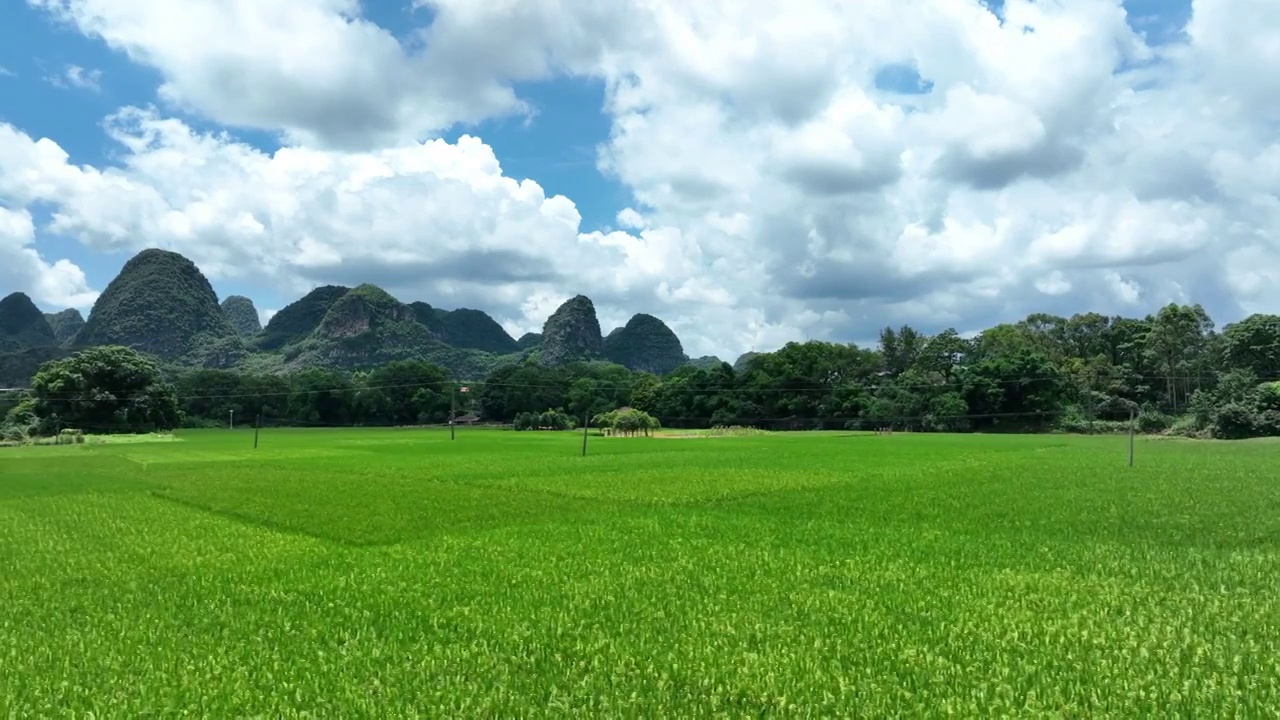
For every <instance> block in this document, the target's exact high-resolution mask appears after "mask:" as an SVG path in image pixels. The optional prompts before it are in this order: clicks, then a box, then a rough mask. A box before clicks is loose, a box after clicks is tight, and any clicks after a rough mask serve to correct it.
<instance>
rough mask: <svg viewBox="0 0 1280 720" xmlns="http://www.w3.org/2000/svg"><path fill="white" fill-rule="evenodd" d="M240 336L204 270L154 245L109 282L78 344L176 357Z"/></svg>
mask: <svg viewBox="0 0 1280 720" xmlns="http://www.w3.org/2000/svg"><path fill="white" fill-rule="evenodd" d="M235 337H236V333H235V330H233V329H232V328H231V325H230V324H229V323H227V318H226V316H224V315H223V314H222V308H221V307H220V306H219V305H218V296H217V295H216V294H214V292H213V287H212V286H211V285H209V281H208V280H207V279H206V278H205V276H204V274H203V273H201V272H200V269H199V268H197V267H196V266H195V264H194V263H192V262H191V261H190V260H188V259H187V258H185V257H183V256H182V255H179V254H178V253H175V252H170V251H168V250H155V249H151V250H143V251H142V252H140V253H138V254H137V255H135V256H134V257H133V258H132V259H131V260H129V262H127V263H125V266H124V268H123V269H122V270H121V271H120V274H119V275H117V276H116V278H115V279H114V280H112V281H111V283H110V284H109V285H107V289H106V290H104V291H103V292H102V295H100V296H99V297H98V301H97V302H95V303H94V304H93V311H92V312H90V313H89V319H88V321H87V322H85V325H84V328H83V329H82V330H81V331H80V333H79V335H77V336H76V341H75V344H76V346H77V347H82V348H83V347H91V346H94V345H124V346H126V347H132V348H134V349H135V350H139V351H142V352H146V353H151V354H153V355H156V356H158V357H160V358H162V359H165V360H173V359H177V358H180V357H182V356H184V355H187V354H188V353H191V352H193V351H197V350H198V349H199V348H200V346H201V345H203V344H207V343H214V342H217V341H220V340H227V339H231V338H235Z"/></svg>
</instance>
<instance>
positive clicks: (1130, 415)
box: [1129, 408, 1134, 467]
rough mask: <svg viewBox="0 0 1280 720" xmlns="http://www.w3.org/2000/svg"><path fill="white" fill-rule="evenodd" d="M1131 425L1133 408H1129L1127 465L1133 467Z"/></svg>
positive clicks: (1132, 422)
mask: <svg viewBox="0 0 1280 720" xmlns="http://www.w3.org/2000/svg"><path fill="white" fill-rule="evenodd" d="M1133 426H1134V414H1133V409H1132V408H1130V409H1129V467H1133Z"/></svg>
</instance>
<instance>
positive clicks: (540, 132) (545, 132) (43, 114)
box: [0, 0, 1190, 306]
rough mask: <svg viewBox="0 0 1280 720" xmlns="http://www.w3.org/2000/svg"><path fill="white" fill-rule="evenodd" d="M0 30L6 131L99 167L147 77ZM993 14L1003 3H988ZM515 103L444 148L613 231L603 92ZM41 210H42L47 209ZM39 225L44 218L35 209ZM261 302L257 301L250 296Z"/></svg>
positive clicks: (1182, 9)
mask: <svg viewBox="0 0 1280 720" xmlns="http://www.w3.org/2000/svg"><path fill="white" fill-rule="evenodd" d="M4 4H5V5H6V9H5V10H4V11H3V13H4V17H5V22H4V23H3V24H0V67H3V68H5V70H7V71H8V74H5V75H3V76H0V98H3V100H2V101H0V121H4V122H8V123H11V124H13V125H15V126H17V127H18V128H20V129H22V130H23V131H25V132H26V133H28V134H30V135H31V136H33V137H49V138H52V139H54V140H55V141H56V142H57V143H58V144H59V145H60V146H61V147H62V148H63V149H64V150H66V151H67V152H68V153H69V154H70V156H71V160H72V162H75V163H84V164H90V165H93V166H96V167H102V166H104V165H109V164H111V162H112V154H113V152H115V148H113V147H112V144H111V142H110V140H109V139H108V138H106V136H105V135H104V133H103V131H102V125H101V123H102V120H103V118H104V117H105V116H107V115H109V114H110V113H112V112H113V111H115V110H116V109H118V108H121V107H125V106H130V105H132V106H146V105H149V104H155V103H159V102H160V101H159V99H158V98H157V94H156V90H157V87H158V86H159V84H160V81H161V78H160V76H159V74H158V73H156V72H155V71H153V70H150V69H148V68H146V67H144V66H141V65H137V64H134V63H132V62H130V61H129V59H128V58H126V57H125V56H124V54H122V53H118V52H113V51H111V50H110V49H108V48H107V47H106V46H105V44H103V43H102V42H100V41H98V40H96V39H90V38H87V37H85V36H84V35H82V34H80V33H79V32H78V31H77V30H75V29H74V28H69V27H63V26H59V25H58V24H57V23H55V22H53V21H52V20H51V19H50V18H49V17H48V16H47V15H45V14H44V13H42V12H40V11H37V10H35V9H33V8H31V7H29V6H28V5H27V4H26V3H25V2H21V0H4ZM988 5H989V7H991V8H992V9H993V10H994V11H995V12H997V13H999V12H1000V11H1001V10H1002V8H1003V0H989V1H988ZM1125 5H1126V8H1127V9H1128V11H1129V13H1130V16H1131V24H1133V25H1134V27H1135V28H1136V29H1140V30H1142V31H1144V32H1146V33H1147V34H1148V36H1149V38H1150V39H1151V40H1152V41H1153V43H1160V42H1168V41H1170V40H1171V39H1173V38H1175V37H1176V34H1177V31H1178V29H1179V28H1180V27H1181V26H1182V25H1183V24H1184V23H1185V20H1186V18H1187V17H1188V16H1189V14H1190V0H1128V1H1127V2H1126V3H1125ZM364 8H365V14H366V16H367V17H368V18H369V19H371V20H373V21H375V22H377V23H378V24H379V25H381V26H382V27H384V28H386V29H388V30H390V31H391V32H392V33H393V34H395V35H396V36H397V37H399V38H401V39H407V38H408V37H409V36H410V33H411V32H412V30H413V29H414V28H416V27H420V26H421V25H422V24H424V23H427V22H430V14H429V13H428V12H427V11H425V10H418V11H410V10H408V9H407V8H405V7H403V6H401V5H400V4H398V3H391V2H366V3H365V4H364ZM70 67H79V68H82V69H84V71H85V73H100V76H99V79H98V82H97V85H98V86H97V88H87V87H77V86H74V85H72V84H71V83H69V82H68V78H67V76H66V73H67V69H68V68H70ZM877 84H878V85H880V86H881V87H882V88H884V89H892V90H896V91H901V92H917V91H920V90H922V89H923V90H927V89H928V85H927V84H922V83H921V81H920V78H919V76H918V75H916V74H915V73H914V70H912V69H911V68H909V67H895V68H888V69H886V71H884V72H882V73H881V74H880V75H879V76H878V77H877ZM517 92H518V94H519V95H520V96H521V97H522V98H524V99H526V100H527V101H528V102H529V103H531V104H532V105H533V107H534V108H536V114H535V115H534V116H533V117H532V118H531V119H527V118H524V117H513V118H503V119H498V120H489V121H485V122H483V123H480V124H479V125H477V126H470V127H455V128H453V129H452V130H451V131H449V132H447V133H445V138H446V139H448V140H450V141H452V140H454V139H456V138H457V137H458V136H459V135H461V134H464V133H465V134H472V135H477V136H479V137H481V138H482V139H483V140H484V141H485V142H486V143H487V144H489V145H490V146H491V147H492V148H493V149H494V151H495V153H496V154H497V156H498V159H499V161H500V162H501V163H502V166H503V169H504V171H505V173H506V174H507V175H508V176H511V177H515V178H531V179H533V180H535V181H537V182H538V183H539V184H540V185H541V186H542V187H543V188H544V189H545V190H546V192H547V194H548V195H552V194H563V195H566V196H568V197H569V198H571V199H572V200H573V201H574V202H575V204H576V205H577V207H578V211H579V212H580V213H581V214H582V217H583V229H584V230H587V231H590V230H594V229H604V228H608V227H611V226H612V225H613V224H614V222H615V221H614V218H615V216H616V214H617V212H618V211H619V210H621V209H622V208H624V207H627V206H628V205H629V204H631V202H632V200H631V195H630V193H629V192H628V191H627V189H626V188H625V187H623V186H622V185H621V184H619V183H618V182H617V180H616V179H614V178H611V177H606V176H604V175H602V174H601V173H600V172H599V171H598V170H597V169H596V162H595V155H596V148H597V146H599V145H600V144H601V143H604V142H605V141H606V140H607V139H608V137H609V129H610V126H609V119H608V118H607V117H606V116H605V115H604V114H603V113H602V112H601V107H602V104H603V102H604V88H603V85H602V84H601V83H600V82H598V81H590V80H581V79H557V80H553V81H549V82H542V83H534V84H524V85H519V86H517ZM167 111H168V112H169V113H170V114H172V115H176V116H179V117H182V118H183V119H184V120H185V121H186V122H188V123H189V124H191V125H192V126H194V127H197V128H206V129H208V128H210V127H211V126H210V125H208V123H206V122H204V120H203V119H202V118H200V117H192V116H190V115H183V114H182V113H179V112H177V111H176V110H174V109H172V108H168V109H167ZM232 133H233V135H235V136H236V137H237V138H238V139H240V140H241V141H246V142H249V143H251V144H253V145H254V146H256V147H258V148H259V149H262V150H264V151H268V152H270V151H274V150H275V149H276V148H277V147H278V144H277V142H276V139H275V138H274V137H273V136H272V135H270V134H268V133H262V132H253V131H246V130H243V129H233V130H232ZM44 212H46V213H47V210H45V211H44ZM35 215H36V219H37V222H38V223H39V222H40V221H41V220H43V219H45V218H44V217H42V212H41V209H40V208H36V213H35ZM40 247H41V250H42V251H46V252H47V254H49V255H52V256H55V257H66V258H69V259H70V260H72V261H73V262H75V263H77V264H78V265H79V266H80V267H81V268H83V269H84V270H85V273H86V275H87V277H88V279H89V282H90V283H91V285H93V286H94V287H98V288H101V287H103V286H105V285H106V283H107V282H108V281H110V279H111V277H113V276H114V274H115V273H116V272H117V271H118V269H119V266H120V265H121V264H122V263H123V262H124V260H125V259H127V257H126V256H125V255H123V254H120V253H115V254H109V255H104V254H101V253H92V252H88V251H86V250H84V249H83V248H81V247H80V246H79V244H78V243H76V242H75V241H74V240H71V239H67V238H60V237H56V236H49V235H44V236H42V237H41V238H40ZM218 289H219V290H220V294H224V295H225V294H229V293H236V292H248V291H249V290H248V289H247V288H244V287H240V286H237V285H236V284H235V283H230V284H227V285H226V287H219V288H218ZM254 294H256V295H258V296H261V295H262V292H261V291H257V290H255V292H254ZM282 300H287V298H274V297H263V298H261V300H260V302H261V303H267V304H271V305H275V306H278V304H279V303H280V301H282Z"/></svg>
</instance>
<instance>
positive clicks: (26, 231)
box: [0, 205, 98, 309]
mask: <svg viewBox="0 0 1280 720" xmlns="http://www.w3.org/2000/svg"><path fill="white" fill-rule="evenodd" d="M35 237H36V229H35V224H34V222H33V221H32V218H31V214H30V213H29V212H27V211H26V210H12V209H9V208H6V207H4V206H3V205H0V287H4V288H14V289H18V290H23V291H26V292H27V293H28V294H29V295H30V296H31V298H32V299H33V300H34V301H35V302H36V303H38V304H40V305H43V306H45V307H48V308H58V309H61V308H68V307H75V308H88V307H89V306H91V305H92V304H93V301H94V300H96V299H97V297H98V294H97V293H96V292H94V291H93V290H91V289H90V288H89V284H88V282H87V281H86V280H85V276H84V272H83V271H81V270H80V268H79V267H77V266H76V265H74V264H73V263H71V262H69V261H67V260H57V261H55V262H53V263H49V262H47V261H45V259H44V258H43V257H42V256H41V255H40V253H39V251H37V250H36V248H35V247H34V244H35Z"/></svg>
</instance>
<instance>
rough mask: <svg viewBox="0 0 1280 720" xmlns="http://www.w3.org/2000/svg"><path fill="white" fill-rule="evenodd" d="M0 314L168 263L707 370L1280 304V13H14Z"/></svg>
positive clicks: (1208, 9) (1067, 6)
mask: <svg viewBox="0 0 1280 720" xmlns="http://www.w3.org/2000/svg"><path fill="white" fill-rule="evenodd" d="M0 18H3V21H2V22H0V295H2V294H7V293H8V292H12V291H23V292H26V293H27V294H28V295H30V296H31V297H32V298H33V299H34V300H35V301H36V303H37V304H38V305H40V306H41V307H42V308H43V309H45V310H47V311H53V310H58V309H62V308H66V307H77V308H80V309H81V310H82V311H85V312H88V310H89V309H90V308H91V307H92V304H93V301H94V300H95V299H96V297H97V295H98V293H100V292H101V291H102V289H103V288H104V287H105V286H106V285H107V283H109V282H110V281H111V279H112V278H113V277H114V276H115V274H116V273H117V272H118V271H119V269H120V267H121V266H122V265H123V263H124V262H125V261H126V260H127V259H128V258H129V257H131V256H132V255H133V254H134V253H136V252H138V251H139V250H142V249H144V248H148V247H160V248H166V249H170V250H174V251H177V252H180V253H183V254H184V255H186V256H187V257H189V258H191V259H192V260H193V261H194V262H195V263H196V264H197V265H198V266H199V267H200V268H201V270H202V271H203V272H204V273H205V275H206V276H207V277H208V278H209V279H210V282H211V283H212V284H213V286H214V288H215V290H216V291H217V292H218V294H219V296H220V297H226V296H227V295H230V294H242V295H247V296H248V297H250V298H252V299H253V300H254V302H255V304H256V305H257V307H258V308H259V311H260V312H261V314H262V315H263V316H264V318H265V317H269V315H270V314H271V313H272V312H274V311H275V310H278V309H279V308H281V307H283V306H284V305H286V304H288V303H289V302H291V301H293V300H295V299H297V298H298V297H300V296H301V295H302V294H304V293H305V292H306V291H307V290H309V289H310V288H313V287H315V286H317V285H321V284H344V285H356V284H359V283H364V282H370V283H375V284H378V285H381V286H382V287H384V288H386V289H387V290H389V291H390V292H392V293H393V294H394V295H396V296H397V297H398V298H399V299H400V300H402V301H404V302H411V301H415V300H423V301H426V302H429V303H431V304H432V305H435V306H437V307H445V308H454V307H472V308H478V309H482V310H485V311H487V312H488V313H490V314H491V315H493V316H494V317H495V318H496V319H497V320H498V321H499V322H501V323H502V324H503V325H504V326H505V327H506V328H507V330H508V331H509V332H511V333H512V334H513V335H514V336H517V337H518V336H519V335H520V334H522V333H524V332H526V331H537V330H540V329H541V326H542V323H543V322H544V321H545V319H546V318H547V316H548V315H550V313H551V312H552V311H553V310H554V309H555V308H556V307H557V306H558V305H559V304H560V303H561V302H563V301H564V300H566V299H568V298H570V297H572V296H574V295H577V294H585V295H587V296H588V297H590V298H592V300H593V301H594V303H595V305H596V308H597V312H598V314H599V316H600V324H601V326H602V328H603V329H604V330H605V331H606V332H608V330H610V329H611V328H613V327H616V326H619V325H622V324H624V323H625V322H626V320H627V319H628V318H629V317H630V316H631V315H632V314H634V313H638V312H646V313H650V314H653V315H656V316H658V317H660V318H662V319H663V320H665V321H666V322H667V323H668V324H669V325H670V326H671V327H672V329H674V330H675V331H676V333H677V334H678V335H679V336H680V338H681V340H682V341H683V344H684V346H685V350H686V352H687V353H688V354H689V355H691V356H700V355H717V356H719V357H722V358H726V359H732V358H734V357H736V356H737V355H738V354H740V353H742V352H745V351H749V350H771V349H774V348H777V347H779V346H781V345H782V344H784V343H786V342H788V341H792V340H804V339H818V340H830V341H837V342H859V343H867V342H871V341H873V340H874V338H875V337H876V334H877V331H878V330H879V329H880V328H882V327H885V326H898V325H901V324H904V323H906V324H911V325H913V326H914V327H916V328H917V329H920V330H922V331H924V332H930V333H932V332H938V331H941V330H943V329H946V328H948V327H951V328H955V329H957V330H958V331H960V332H962V333H969V332H973V331H976V330H980V329H982V328H985V327H989V326H991V325H993V324H996V323H1000V322H1013V321H1017V320H1019V319H1021V318H1023V317H1025V316H1026V315H1028V314H1030V313H1035V312H1047V313H1055V314H1061V315H1070V314H1073V313H1076V312H1088V311H1096V312H1103V313H1108V314H1122V315H1128V316H1141V315H1145V314H1147V313H1150V312H1153V311H1155V310H1156V309H1158V308H1159V307H1160V306H1162V305H1164V304H1167V303H1170V302H1179V303H1201V304H1203V305H1204V306H1205V307H1206V309H1207V310H1208V311H1209V312H1210V314H1211V315H1212V316H1213V317H1214V318H1215V319H1216V320H1217V321H1218V324H1219V325H1220V326H1221V325H1224V324H1226V323H1228V322H1231V321H1234V320H1239V319H1240V318H1242V317H1244V316H1246V315H1248V314H1250V313H1254V312H1280V239H1278V237H1280V74H1277V73H1274V72H1270V71H1269V68H1274V67H1278V66H1280V41H1278V40H1277V38H1280V13H1277V12H1274V0H1230V1H1228V0H1129V1H1127V2H1120V0H1036V1H1032V0H1003V2H1000V1H997V0H985V1H984V0H861V1H860V2H848V0H789V1H788V2H787V3H780V2H776V1H768V2H766V1H765V0H699V2H693V3H691V2H686V1H685V0H616V2H610V3H599V2H596V1H595V0H542V1H538V0H492V1H491V2H483V3H482V2H475V0H412V1H403V0H364V2H359V1H358V0H273V2H264V1H263V0H183V2H180V3H178V2H174V3H155V2H152V1H151V0H0Z"/></svg>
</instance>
